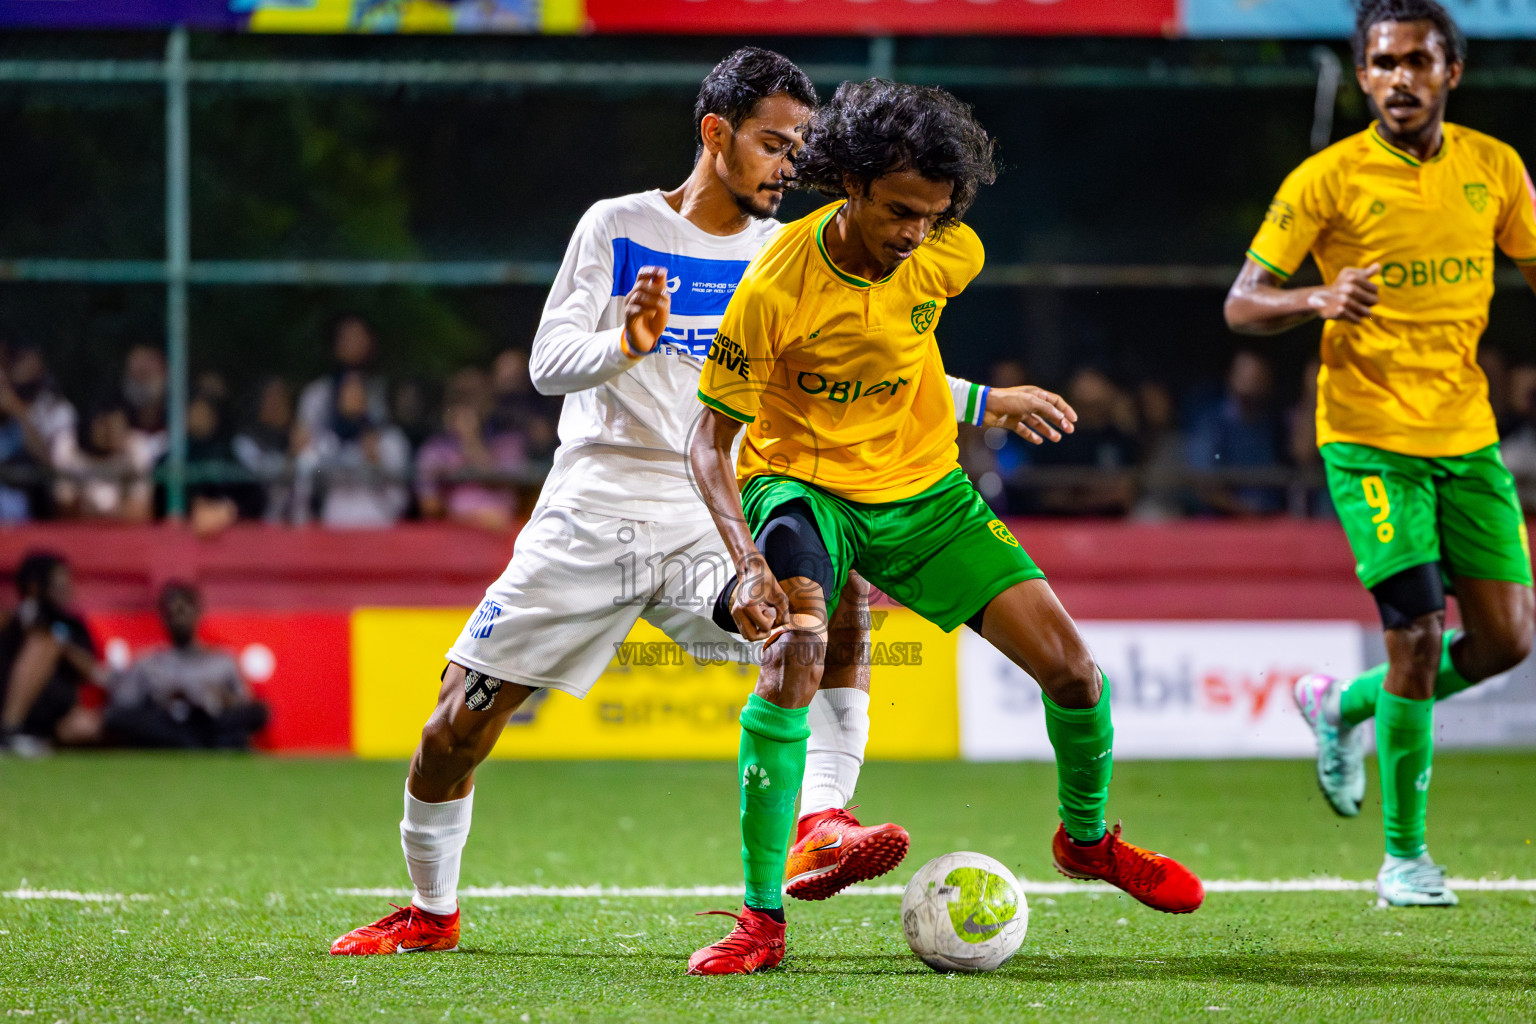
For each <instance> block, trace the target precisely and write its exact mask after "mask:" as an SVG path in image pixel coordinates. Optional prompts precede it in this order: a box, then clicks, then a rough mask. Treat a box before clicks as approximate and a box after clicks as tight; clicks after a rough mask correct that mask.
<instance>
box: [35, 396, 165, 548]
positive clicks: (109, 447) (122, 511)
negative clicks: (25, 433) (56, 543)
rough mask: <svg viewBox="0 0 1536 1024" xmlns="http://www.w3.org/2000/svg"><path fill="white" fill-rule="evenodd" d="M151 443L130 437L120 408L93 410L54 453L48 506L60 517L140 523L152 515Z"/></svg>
mask: <svg viewBox="0 0 1536 1024" xmlns="http://www.w3.org/2000/svg"><path fill="white" fill-rule="evenodd" d="M154 461H155V454H154V445H153V443H152V441H150V440H149V439H147V438H145V437H144V436H143V435H142V434H138V433H136V432H135V431H134V430H133V429H132V427H131V425H130V419H129V415H128V410H127V409H126V408H125V407H124V406H123V404H122V403H121V402H108V403H106V404H104V405H101V406H98V407H97V408H96V409H95V410H94V411H92V413H91V414H90V415H89V416H87V417H85V418H83V419H81V420H80V421H79V427H78V429H77V430H76V431H75V436H73V437H70V438H66V439H64V443H62V444H60V445H59V446H58V447H57V448H56V450H55V452H54V461H53V465H54V469H55V470H56V471H57V473H58V474H59V476H58V479H57V480H56V481H55V482H54V491H53V493H54V501H55V502H56V504H57V505H58V508H59V511H60V512H61V513H62V514H63V515H65V516H73V517H76V518H81V519H112V520H117V521H119V522H128V523H145V522H148V521H149V520H150V516H151V513H152V511H153V507H154V506H153V502H154V488H153V486H152V484H151V483H150V478H149V473H150V469H151V468H152V467H153V466H154Z"/></svg>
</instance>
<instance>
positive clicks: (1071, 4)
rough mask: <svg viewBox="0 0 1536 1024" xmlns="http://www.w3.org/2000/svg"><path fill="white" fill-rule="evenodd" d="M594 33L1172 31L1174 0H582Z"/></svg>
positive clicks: (1085, 32)
mask: <svg viewBox="0 0 1536 1024" xmlns="http://www.w3.org/2000/svg"><path fill="white" fill-rule="evenodd" d="M586 4H587V22H588V24H589V25H590V26H591V27H592V28H593V29H594V30H596V31H598V32H702V33H717V34H726V33H732V34H734V33H742V32H772V33H781V34H786V35H790V34H809V33H838V34H854V35H874V34H882V35H883V34H893V35H894V34H900V35H960V34H972V35H980V34H988V33H996V34H1001V35H1141V36H1159V35H1165V34H1168V33H1170V32H1171V31H1172V30H1173V28H1174V26H1175V25H1176V23H1177V10H1176V5H1175V0H1116V2H1115V3H1106V2H1105V0H649V2H647V3H635V2H634V0H586Z"/></svg>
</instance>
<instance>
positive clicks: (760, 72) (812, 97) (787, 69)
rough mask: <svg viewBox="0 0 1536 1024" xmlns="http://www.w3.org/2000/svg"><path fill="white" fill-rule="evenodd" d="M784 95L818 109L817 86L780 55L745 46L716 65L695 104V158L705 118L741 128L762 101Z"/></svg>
mask: <svg viewBox="0 0 1536 1024" xmlns="http://www.w3.org/2000/svg"><path fill="white" fill-rule="evenodd" d="M779 93H783V94H784V95H786V96H788V97H789V98H790V99H794V100H799V101H800V102H801V103H804V104H805V105H806V106H808V107H814V106H816V87H815V86H814V85H812V84H811V80H810V78H809V76H807V75H806V73H805V72H804V71H801V70H800V69H799V68H798V67H796V66H795V64H794V62H793V61H791V60H790V59H789V58H788V57H786V56H784V55H783V54H780V53H774V52H773V51H772V50H765V49H763V48H762V47H759V46H743V47H742V48H741V49H739V50H735V51H733V52H732V53H731V54H730V55H729V56H727V57H726V58H725V60H722V61H721V62H720V63H719V64H716V65H715V66H714V68H713V69H711V70H710V72H709V74H707V75H705V76H704V82H703V84H701V85H700V86H699V98H698V99H697V100H695V101H694V103H693V138H694V143H695V147H696V148H695V150H694V159H695V160H697V159H698V156H699V154H700V153H702V152H703V151H704V142H703V140H702V139H701V138H700V137H699V130H700V129H701V128H702V127H703V125H704V115H705V114H714V115H715V116H716V117H723V118H725V119H726V120H727V121H729V122H730V124H731V127H732V128H739V127H741V124H742V122H743V121H745V120H747V118H749V117H751V116H752V111H753V110H755V109H757V104H758V102H759V101H760V100H765V99H767V98H768V97H769V96H776V95H778V94H779Z"/></svg>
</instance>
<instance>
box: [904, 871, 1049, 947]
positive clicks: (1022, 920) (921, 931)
mask: <svg viewBox="0 0 1536 1024" xmlns="http://www.w3.org/2000/svg"><path fill="white" fill-rule="evenodd" d="M1028 928H1029V904H1028V903H1026V902H1025V900H1024V890H1023V889H1021V888H1019V881H1018V879H1016V878H1014V877H1013V872H1011V871H1009V870H1008V869H1007V868H1005V867H1004V866H1003V865H1001V864H999V863H998V862H997V861H995V860H993V859H992V858H991V857H988V856H987V855H985V854H981V853H946V854H945V855H944V856H942V857H935V858H934V859H933V860H931V861H929V862H928V863H927V864H924V865H923V866H922V867H921V868H919V869H918V872H917V874H915V875H913V876H912V881H910V882H908V883H907V891H906V893H905V894H904V895H903V896H902V897H901V929H902V931H904V932H906V935H907V945H909V946H911V947H912V952H914V953H916V954H917V955H918V956H919V957H920V958H922V961H923V963H925V964H927V965H928V966H929V967H932V968H933V969H934V970H936V971H967V972H969V971H995V970H997V969H998V968H999V967H1001V966H1002V965H1003V964H1004V963H1005V962H1006V961H1007V960H1008V958H1009V957H1011V956H1013V954H1015V953H1017V952H1018V951H1019V947H1020V946H1021V945H1023V944H1024V933H1025V931H1027V930H1028Z"/></svg>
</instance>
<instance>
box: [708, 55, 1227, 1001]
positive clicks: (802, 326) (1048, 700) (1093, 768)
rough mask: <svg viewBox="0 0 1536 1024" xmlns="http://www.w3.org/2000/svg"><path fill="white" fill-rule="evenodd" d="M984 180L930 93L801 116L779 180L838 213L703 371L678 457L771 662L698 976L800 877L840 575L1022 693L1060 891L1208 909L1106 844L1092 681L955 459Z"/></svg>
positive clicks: (776, 256)
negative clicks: (732, 859)
mask: <svg viewBox="0 0 1536 1024" xmlns="http://www.w3.org/2000/svg"><path fill="white" fill-rule="evenodd" d="M994 173H995V172H994V169H993V161H992V143H991V140H990V139H989V138H988V137H987V134H986V132H985V131H983V130H982V128H981V126H980V125H978V124H977V123H976V122H975V120H973V118H972V116H971V113H970V110H969V109H968V108H967V107H965V106H964V105H963V104H961V103H960V102H959V101H958V100H956V99H955V98H954V97H952V96H950V95H949V94H948V93H946V92H944V91H942V90H940V89H930V88H919V87H916V86H906V85H895V84H892V83H890V82H885V81H880V80H874V81H870V82H865V83H861V84H852V83H849V84H845V85H843V86H842V87H841V88H839V89H838V91H837V94H836V95H835V96H834V97H833V98H832V101H831V102H830V103H829V104H828V105H827V106H826V107H824V108H822V109H821V110H819V111H818V112H817V113H816V114H815V116H814V117H813V120H812V125H811V129H810V131H809V133H808V135H807V141H806V148H805V151H804V153H803V154H802V158H801V160H800V162H799V164H798V177H799V179H800V183H801V184H809V185H811V186H812V187H815V188H817V189H818V190H820V191H822V192H824V193H827V194H829V195H833V196H838V197H842V200H841V201H839V202H835V203H833V204H831V205H829V206H826V207H823V208H822V209H821V210H818V211H817V212H816V213H814V214H812V215H811V216H809V217H806V218H804V219H802V220H799V221H796V222H794V223H793V224H789V225H786V226H785V227H784V228H783V229H782V230H781V231H780V232H779V233H778V234H777V235H775V236H774V238H773V239H772V240H771V241H770V242H769V243H768V245H767V246H765V247H764V249H763V250H762V251H761V252H760V253H759V254H758V255H757V256H756V257H755V258H754V259H753V261H752V263H751V264H750V265H749V266H748V268H747V271H746V273H745V275H744V276H743V277H742V279H741V283H740V284H739V285H738V287H737V290H736V293H735V295H734V296H733V297H732V299H731V303H730V306H729V307H728V308H727V310H726V313H725V317H724V320H723V321H722V322H721V325H720V329H719V331H718V333H717V334H716V335H715V340H714V347H713V350H712V351H711V353H710V355H709V358H708V359H707V360H706V362H705V364H704V370H703V373H702V374H701V376H700V378H699V398H700V400H701V401H702V402H703V403H704V404H705V406H707V409H706V410H705V413H704V417H703V420H702V421H701V423H700V426H699V430H698V433H697V434H696V435H695V437H694V441H693V444H692V447H691V450H690V459H691V461H692V463H693V467H694V473H695V477H696V479H697V481H698V485H699V489H700V492H701V493H702V494H703V495H704V498H705V502H706V504H707V505H709V507H710V510H711V513H712V514H713V516H714V519H715V524H716V525H717V526H718V527H719V529H720V532H721V535H722V536H723V538H724V540H725V545H726V549H727V551H728V552H729V553H730V556H731V558H732V560H733V561H734V562H735V565H736V570H737V573H738V575H739V581H740V582H739V584H738V585H736V586H735V587H734V588H727V590H726V591H725V593H723V594H722V595H721V600H720V601H719V602H717V605H716V621H718V622H720V623H721V624H722V625H724V626H726V627H727V628H738V629H739V630H740V631H741V633H742V634H743V635H744V636H746V637H748V638H749V639H758V638H764V639H765V640H766V643H765V647H764V653H763V664H762V672H761V673H760V675H759V678H758V683H757V687H756V690H755V692H754V693H753V694H752V696H751V697H750V698H749V699H748V703H747V706H746V708H745V709H743V711H742V713H741V726H742V733H741V753H740V759H739V772H740V774H739V776H738V778H739V782H740V786H741V832H742V861H743V866H744V869H745V874H746V900H745V904H746V905H745V906H744V907H743V909H742V912H741V914H739V915H733V916H736V918H737V926H736V928H735V929H734V930H733V931H732V932H731V934H730V935H728V936H727V937H726V938H725V939H724V940H722V941H721V942H719V943H716V944H714V945H712V946H708V947H706V948H704V949H701V950H699V951H698V952H697V953H695V954H694V955H693V957H692V958H691V959H690V961H689V969H690V971H692V972H694V973H699V974H728V973H747V972H750V971H754V970H758V969H761V968H764V967H771V966H773V965H774V964H776V963H778V962H779V960H780V959H781V958H782V956H783V953H784V916H783V910H782V906H781V902H780V886H781V885H782V883H783V880H784V877H785V875H786V874H788V875H789V876H790V877H791V878H794V877H795V876H796V875H797V873H798V872H799V871H800V870H801V867H800V866H799V865H797V863H795V862H793V860H792V862H791V863H790V864H789V866H788V870H787V871H786V866H785V853H786V845H787V842H786V840H787V836H788V834H789V828H790V824H791V823H792V822H793V820H794V801H795V793H796V791H797V790H798V789H799V788H800V781H801V776H802V774H803V770H804V763H805V749H806V736H807V727H806V706H807V704H809V702H810V700H811V696H812V695H813V694H814V693H815V692H816V688H817V685H818V684H817V680H818V679H819V678H820V675H821V671H822V664H823V662H824V660H825V658H826V653H827V652H826V648H827V639H828V638H827V621H828V614H829V612H830V611H831V610H832V608H833V607H834V606H835V604H836V602H837V599H838V595H839V594H840V593H841V591H842V585H843V584H842V581H843V580H844V579H846V578H847V576H848V573H849V571H850V570H856V571H857V572H858V573H859V575H861V576H863V577H864V578H865V579H867V580H869V581H870V582H872V583H874V584H875V585H876V586H878V587H880V588H881V589H882V590H884V591H885V592H887V593H889V594H891V595H892V596H894V597H896V598H897V599H898V600H900V601H901V602H902V603H903V604H905V605H906V606H907V607H909V608H912V609H913V610H914V611H917V612H918V613H920V614H921V615H923V616H924V617H925V618H927V619H928V620H929V621H931V622H933V623H935V624H937V625H939V626H941V627H942V628H944V629H945V630H953V629H955V628H956V627H958V626H959V625H961V624H962V623H966V624H969V625H970V626H971V627H972V628H973V629H975V630H977V631H978V632H980V633H981V635H982V636H984V637H985V638H986V639H987V640H989V641H990V642H991V643H992V644H993V645H995V646H996V647H997V648H998V649H999V650H1001V651H1002V652H1003V653H1004V654H1006V655H1007V656H1008V657H1009V658H1011V659H1012V660H1013V661H1014V662H1015V663H1016V664H1018V665H1019V666H1021V667H1022V668H1024V670H1025V671H1027V672H1029V673H1030V674H1031V675H1032V676H1033V677H1034V678H1035V679H1036V680H1038V681H1039V683H1040V687H1041V689H1042V690H1043V691H1044V693H1045V701H1044V703H1045V714H1046V728H1047V732H1048V733H1049V735H1050V738H1051V743H1052V745H1053V747H1054V749H1055V751H1056V759H1057V766H1058V780H1059V785H1058V790H1059V794H1060V798H1061V817H1062V822H1063V824H1062V825H1061V827H1060V828H1059V829H1058V830H1057V833H1056V837H1055V840H1054V844H1053V852H1054V854H1055V858H1056V863H1057V866H1058V867H1060V868H1061V870H1062V871H1063V872H1064V873H1067V874H1070V875H1072V876H1074V877H1080V878H1102V879H1104V880H1106V881H1109V882H1111V883H1112V884H1114V885H1117V886H1119V887H1120V888H1122V889H1124V890H1125V891H1126V892H1129V893H1130V894H1131V895H1133V896H1135V897H1136V898H1137V899H1139V900H1141V901H1142V902H1144V903H1146V904H1148V905H1150V906H1152V907H1155V908H1157V909H1159V910H1165V911H1170V912H1173V913H1186V912H1188V911H1191V910H1194V909H1195V908H1196V907H1198V906H1199V905H1200V902H1201V899H1202V898H1203V895H1204V893H1203V890H1202V888H1201V885H1200V882H1199V880H1198V879H1197V878H1195V876H1194V875H1193V874H1191V873H1190V872H1189V871H1188V870H1187V869H1186V868H1184V867H1183V866H1182V865H1180V864H1178V863H1177V862H1175V861H1173V860H1170V859H1168V858H1166V857H1161V856H1158V855H1156V854H1152V853H1149V852H1148V851H1145V850H1141V849H1138V848H1137V847H1134V846H1131V845H1130V844H1129V843H1125V842H1122V841H1121V840H1120V838H1119V829H1118V827H1117V828H1116V829H1115V830H1114V831H1109V830H1107V829H1106V828H1105V822H1104V807H1105V801H1106V799H1107V797H1108V790H1109V779H1110V769H1111V763H1112V756H1111V747H1112V743H1113V735H1114V730H1113V727H1112V725H1111V723H1110V709H1109V686H1108V683H1107V681H1105V680H1103V677H1102V675H1101V673H1100V671H1099V669H1098V667H1097V666H1096V665H1095V664H1094V661H1093V656H1092V655H1091V654H1090V653H1089V651H1088V649H1087V647H1086V646H1085V645H1084V644H1083V641H1082V639H1081V637H1079V636H1078V633H1077V629H1076V627H1075V626H1074V625H1073V624H1072V620H1071V619H1070V618H1069V617H1068V616H1067V613H1066V612H1065V611H1064V610H1063V609H1062V607H1061V604H1060V603H1059V602H1058V601H1057V600H1056V596H1055V595H1054V594H1053V593H1052V592H1051V588H1050V587H1049V586H1048V585H1047V584H1046V582H1045V578H1044V573H1042V572H1041V571H1040V569H1039V568H1037V567H1036V566H1035V563H1034V562H1033V561H1032V560H1031V559H1030V557H1029V555H1028V554H1027V553H1025V551H1024V549H1023V548H1021V547H1020V546H1019V542H1018V540H1017V539H1015V538H1014V536H1013V535H1012V534H1011V533H1010V532H1009V531H1008V528H1007V527H1006V526H1005V525H1004V524H1003V522H1002V520H1000V519H998V518H997V517H996V516H994V515H993V513H992V511H991V509H989V508H988V507H987V504H986V502H985V501H983V500H982V497H981V495H980V494H978V493H977V492H976V490H975V488H973V487H972V486H971V484H970V481H969V480H967V479H966V476H965V473H964V472H963V471H962V470H961V469H960V467H959V464H958V461H957V454H958V453H957V448H956V432H955V425H954V409H953V404H952V400H951V396H950V391H949V388H948V385H947V383H946V380H945V376H944V365H943V360H942V359H941V358H940V356H939V349H938V346H937V344H936V343H935V341H934V334H935V330H936V325H937V324H938V321H939V318H940V317H941V315H942V314H943V311H944V308H945V306H946V305H947V304H948V303H949V301H950V300H951V299H953V298H954V297H955V296H957V295H959V294H960V293H961V292H962V291H963V290H964V289H965V287H966V285H968V284H969V283H970V282H971V280H972V279H973V278H974V277H975V276H976V274H977V273H978V272H979V271H980V270H981V265H982V261H983V252H982V247H981V242H980V240H979V239H978V238H977V237H976V233H975V232H974V231H972V230H971V229H970V228H969V227H967V226H966V225H964V224H962V223H960V218H961V217H962V216H963V215H964V213H965V211H966V210H967V209H968V208H969V207H970V204H971V201H972V200H973V199H974V198H975V195H976V190H977V188H978V187H979V185H980V184H982V183H983V182H989V181H991V180H992V178H993V176H994ZM1033 394H1034V398H1035V399H1036V401H1035V404H1034V405H1033V408H1032V410H1030V411H1029V412H1027V413H1026V414H1025V417H1024V418H1025V420H1026V422H1027V423H1028V425H1029V426H1030V427H1032V428H1033V430H1034V432H1035V434H1036V437H1035V440H1036V441H1039V440H1041V439H1042V438H1048V439H1050V440H1052V441H1056V440H1059V439H1060V437H1061V433H1066V432H1070V431H1071V429H1072V428H1071V420H1072V419H1074V418H1075V414H1074V413H1072V411H1071V409H1070V408H1069V407H1068V406H1067V404H1066V403H1065V402H1063V401H1062V400H1061V399H1060V398H1059V397H1057V396H1055V395H1052V394H1050V393H1049V392H1044V391H1039V390H1038V389H1036V390H1035V391H1034V392H1033ZM744 425H745V426H746V427H747V431H746V437H745V439H744V440H743V441H742V445H741V454H740V460H739V465H737V464H735V460H733V459H732V456H731V449H732V446H733V443H734V441H735V439H736V437H737V435H738V434H739V433H740V432H741V429H742V427H743V426H744ZM798 849H799V848H798V847H797V851H798ZM807 859H809V851H807Z"/></svg>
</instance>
